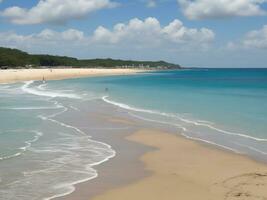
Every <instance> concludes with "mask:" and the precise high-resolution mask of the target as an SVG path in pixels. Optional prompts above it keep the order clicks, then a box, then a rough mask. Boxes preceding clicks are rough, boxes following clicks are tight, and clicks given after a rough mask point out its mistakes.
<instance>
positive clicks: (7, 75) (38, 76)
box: [0, 68, 147, 83]
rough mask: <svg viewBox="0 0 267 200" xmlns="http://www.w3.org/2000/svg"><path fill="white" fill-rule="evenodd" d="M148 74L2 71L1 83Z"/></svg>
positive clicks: (80, 70)
mask: <svg viewBox="0 0 267 200" xmlns="http://www.w3.org/2000/svg"><path fill="white" fill-rule="evenodd" d="M142 72H147V70H143V69H119V68H117V69H115V68H114V69H99V68H50V69H48V68H47V69H6V70H0V83H15V82H21V81H30V80H43V81H46V80H61V79H71V78H81V77H95V76H114V75H130V74H136V73H142Z"/></svg>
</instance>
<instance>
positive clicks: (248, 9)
mask: <svg viewBox="0 0 267 200" xmlns="http://www.w3.org/2000/svg"><path fill="white" fill-rule="evenodd" d="M177 1H178V3H179V4H180V6H181V8H182V11H183V13H184V15H185V16H186V17H187V18H189V19H193V20H196V19H206V18H225V17H234V16H258V15H266V14H267V12H266V10H264V9H263V8H261V5H262V4H263V3H265V2H267V0H177Z"/></svg>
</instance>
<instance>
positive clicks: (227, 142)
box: [0, 68, 267, 200]
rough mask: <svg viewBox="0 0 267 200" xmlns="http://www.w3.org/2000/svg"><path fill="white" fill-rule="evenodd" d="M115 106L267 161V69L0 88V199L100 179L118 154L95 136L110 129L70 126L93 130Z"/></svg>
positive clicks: (41, 197) (36, 196)
mask: <svg viewBox="0 0 267 200" xmlns="http://www.w3.org/2000/svg"><path fill="white" fill-rule="evenodd" d="M108 107H112V108H116V109H117V110H119V111H120V112H122V113H123V114H127V116H129V117H130V118H132V119H136V120H140V121H144V122H148V123H151V124H157V125H160V126H165V127H169V128H171V129H172V130H173V132H174V134H177V135H180V136H182V137H185V138H188V139H191V140H195V141H199V142H200V143H203V144H208V145H211V146H213V147H215V148H219V149H223V150H225V151H230V152H233V153H237V154H242V155H246V156H249V157H251V158H252V159H256V160H260V161H262V162H267V69H255V68H251V69H182V70H173V71H155V72H146V73H138V74H134V75H123V76H107V77H91V78H77V79H67V80H56V81H46V82H43V81H26V82H20V83H13V84H0V200H29V199H31V200H50V199H54V198H56V197H61V196H64V195H68V194H70V193H72V192H73V191H74V190H75V185H76V184H78V183H81V182H85V181H90V180H91V179H94V178H97V176H98V172H97V170H96V169H95V166H97V165H101V164H102V163H103V162H106V161H108V160H110V159H112V158H113V157H114V156H116V153H117V151H118V150H117V149H116V147H112V146H111V145H110V144H108V142H107V143H106V142H103V141H98V140H95V139H94V138H93V137H92V134H91V133H93V132H94V133H95V132H97V131H98V129H99V130H100V129H101V128H105V127H103V126H101V122H100V123H98V124H95V123H91V124H92V125H91V126H96V127H95V128H94V129H92V130H91V131H92V132H90V131H89V132H88V131H86V132H85V131H84V130H83V129H82V128H80V127H77V126H74V125H73V124H69V123H67V120H66V119H67V118H68V117H70V116H74V114H73V113H75V120H77V121H79V120H88V123H90V120H91V121H92V120H94V119H93V117H91V118H90V117H88V119H87V118H85V117H84V115H83V113H84V112H85V110H86V109H87V110H88V109H89V108H90V109H95V110H101V109H102V110H103V112H105V110H107V108H108ZM79 116H80V117H79ZM81 118H82V119H81ZM97 126H98V127H97ZM111 128H112V127H111ZM105 130H106V131H108V128H106V129H105ZM114 130H116V127H114ZM114 130H113V131H114ZM120 131H122V130H120ZM177 153H179V152H177Z"/></svg>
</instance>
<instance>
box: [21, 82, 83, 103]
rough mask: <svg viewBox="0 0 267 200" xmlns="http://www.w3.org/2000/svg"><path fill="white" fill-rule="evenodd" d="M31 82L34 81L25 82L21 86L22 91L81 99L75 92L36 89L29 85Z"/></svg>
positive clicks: (52, 96) (53, 96)
mask: <svg viewBox="0 0 267 200" xmlns="http://www.w3.org/2000/svg"><path fill="white" fill-rule="evenodd" d="M33 83H34V81H27V82H25V84H24V85H23V86H22V87H21V89H22V91H24V92H26V93H29V94H34V95H37V96H46V97H51V98H56V97H64V98H71V99H81V97H80V96H78V95H75V94H67V93H60V92H52V91H45V90H36V89H34V88H30V87H29V86H30V85H31V84H33Z"/></svg>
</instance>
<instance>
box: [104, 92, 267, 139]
mask: <svg viewBox="0 0 267 200" xmlns="http://www.w3.org/2000/svg"><path fill="white" fill-rule="evenodd" d="M102 100H103V101H105V102H106V103H109V104H112V105H115V106H118V107H120V108H123V109H127V110H132V111H136V112H143V113H149V114H156V115H161V116H166V117H173V118H176V119H178V120H181V121H183V122H185V123H187V124H193V125H196V126H204V127H207V128H210V129H213V130H216V131H217V132H219V133H223V134H227V135H232V136H239V137H243V138H246V139H250V140H255V141H259V142H267V139H265V138H257V137H252V136H250V135H246V134H242V133H235V132H230V131H226V130H222V129H219V128H217V127H214V126H212V125H209V124H207V123H199V122H195V121H192V120H188V119H184V118H181V117H178V116H177V115H175V114H170V113H164V112H159V111H153V110H147V109H141V108H135V107H131V106H129V105H126V104H122V103H118V102H115V101H111V100H109V99H108V96H103V97H102Z"/></svg>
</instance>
